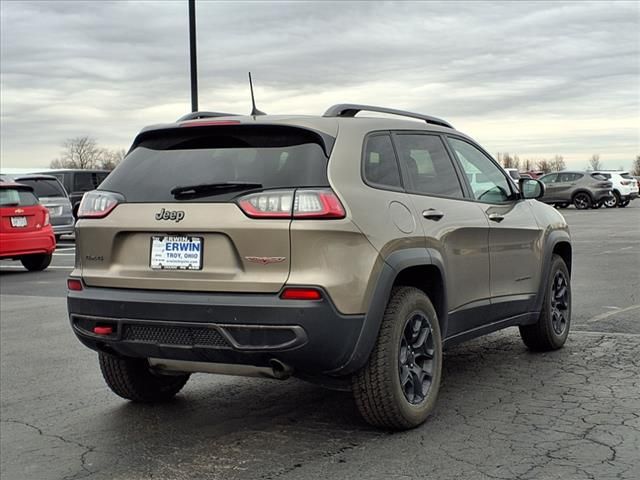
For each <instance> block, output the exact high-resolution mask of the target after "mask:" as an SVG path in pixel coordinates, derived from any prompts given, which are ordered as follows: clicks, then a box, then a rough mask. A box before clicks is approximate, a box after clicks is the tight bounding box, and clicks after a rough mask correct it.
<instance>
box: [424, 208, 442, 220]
mask: <svg viewBox="0 0 640 480" xmlns="http://www.w3.org/2000/svg"><path fill="white" fill-rule="evenodd" d="M422 216H423V217H424V218H426V219H427V220H433V221H435V222H437V221H438V220H440V219H441V218H442V217H444V213H443V212H440V211H438V210H434V209H433V208H430V209H429V210H425V211H424V212H422Z"/></svg>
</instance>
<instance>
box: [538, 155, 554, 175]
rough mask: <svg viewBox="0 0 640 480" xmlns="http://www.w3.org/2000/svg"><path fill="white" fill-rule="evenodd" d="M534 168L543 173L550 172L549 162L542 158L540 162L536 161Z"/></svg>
mask: <svg viewBox="0 0 640 480" xmlns="http://www.w3.org/2000/svg"><path fill="white" fill-rule="evenodd" d="M536 167H538V170H541V171H543V172H544V173H549V172H550V171H551V162H549V160H547V159H545V158H543V159H542V160H538V161H537V162H536Z"/></svg>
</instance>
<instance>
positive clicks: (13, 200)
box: [0, 188, 38, 207]
mask: <svg viewBox="0 0 640 480" xmlns="http://www.w3.org/2000/svg"><path fill="white" fill-rule="evenodd" d="M37 204H38V199H37V198H36V196H35V195H34V194H33V193H31V192H29V191H28V190H19V189H17V188H0V207H14V206H15V207H29V206H31V205H37Z"/></svg>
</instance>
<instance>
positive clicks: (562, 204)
mask: <svg viewBox="0 0 640 480" xmlns="http://www.w3.org/2000/svg"><path fill="white" fill-rule="evenodd" d="M556 206H557V207H558V208H567V207H568V206H569V204H568V203H556Z"/></svg>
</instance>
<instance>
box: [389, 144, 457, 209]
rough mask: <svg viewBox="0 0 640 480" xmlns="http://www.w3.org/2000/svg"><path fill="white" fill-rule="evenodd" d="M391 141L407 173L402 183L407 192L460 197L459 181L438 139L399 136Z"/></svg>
mask: <svg viewBox="0 0 640 480" xmlns="http://www.w3.org/2000/svg"><path fill="white" fill-rule="evenodd" d="M394 140H395V142H396V148H397V149H398V157H399V158H400V162H401V164H402V165H403V166H404V168H405V171H406V172H407V173H408V178H407V179H406V180H407V181H406V182H405V183H406V184H407V185H406V187H407V190H408V191H410V192H412V193H421V194H426V195H442V196H446V197H455V198H463V196H464V195H463V193H462V187H461V186H460V181H459V180H458V176H457V175H456V171H455V169H454V167H453V163H452V162H451V159H450V158H449V155H447V151H446V149H445V148H444V144H443V143H442V140H441V139H440V137H438V136H436V135H422V134H404V133H402V134H397V135H396V136H395V137H394Z"/></svg>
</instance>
